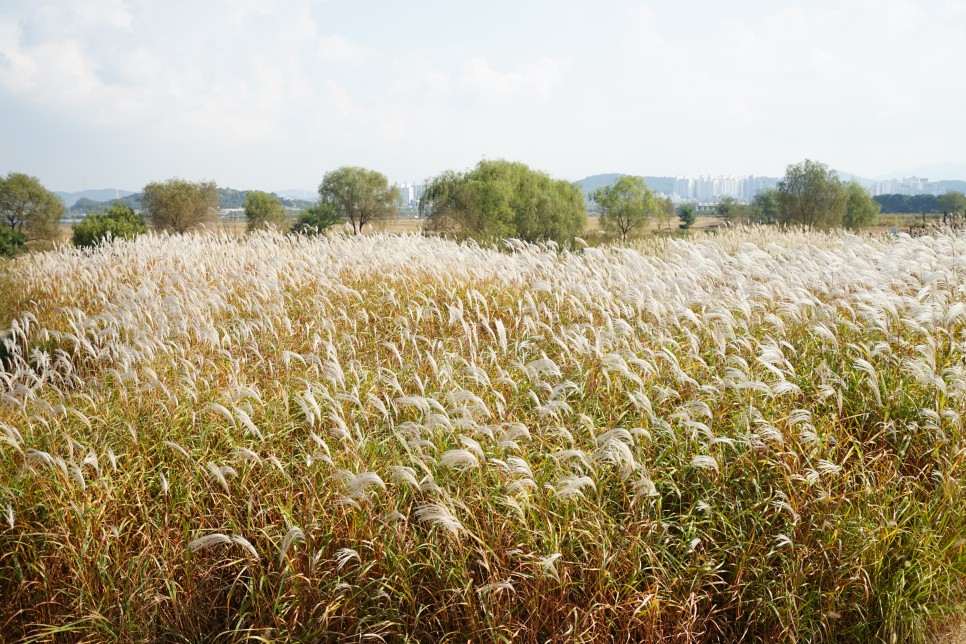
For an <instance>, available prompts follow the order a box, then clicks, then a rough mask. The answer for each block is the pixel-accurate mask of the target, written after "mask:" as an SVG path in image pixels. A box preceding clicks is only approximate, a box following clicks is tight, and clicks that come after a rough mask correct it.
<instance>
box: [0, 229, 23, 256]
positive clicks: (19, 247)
mask: <svg viewBox="0 0 966 644" xmlns="http://www.w3.org/2000/svg"><path fill="white" fill-rule="evenodd" d="M26 250H27V238H26V237H24V235H23V233H20V232H17V231H16V230H14V229H13V228H8V227H7V226H0V257H13V256H14V255H19V254H20V253H23V252H25V251H26Z"/></svg>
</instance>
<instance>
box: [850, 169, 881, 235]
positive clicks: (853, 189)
mask: <svg viewBox="0 0 966 644" xmlns="http://www.w3.org/2000/svg"><path fill="white" fill-rule="evenodd" d="M878 217H879V204H878V203H877V202H876V201H875V200H874V199H873V198H872V195H871V194H869V191H868V190H866V189H865V188H863V187H862V186H861V185H860V184H859V183H858V182H857V181H850V182H849V183H848V184H847V185H846V187H845V214H843V215H842V225H843V226H845V227H846V228H848V229H849V230H860V229H862V228H868V227H869V226H872V225H873V224H875V221H876V219H877V218H878Z"/></svg>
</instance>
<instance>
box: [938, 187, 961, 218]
mask: <svg viewBox="0 0 966 644" xmlns="http://www.w3.org/2000/svg"><path fill="white" fill-rule="evenodd" d="M936 206H937V207H938V208H939V210H941V211H942V212H943V214H945V215H949V214H955V213H966V195H964V194H963V193H961V192H957V191H955V190H953V191H951V192H947V193H946V194H944V195H939V197H938V198H937V199H936Z"/></svg>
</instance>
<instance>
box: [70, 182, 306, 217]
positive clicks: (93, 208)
mask: <svg viewBox="0 0 966 644" xmlns="http://www.w3.org/2000/svg"><path fill="white" fill-rule="evenodd" d="M85 192H94V193H96V192H109V193H110V194H109V195H108V196H107V198H106V199H100V200H98V199H95V198H92V197H87V196H84V197H80V198H79V199H77V200H76V201H74V202H72V203H71V205H70V206H68V207H69V208H71V210H73V211H75V214H77V213H85V212H97V211H100V210H104V209H106V208H110V207H111V204H113V203H114V202H115V201H123V202H124V203H125V204H126V205H127V206H128V207H129V208H131V209H133V210H140V209H141V207H142V206H141V196H142V195H143V194H144V193H141V192H125V191H123V190H118V191H117V192H118V194H120V195H122V196H121V198H120V199H115V198H114V190H109V191H97V190H90V191H85ZM56 194H58V195H67V194H80V193H61V192H58V193H56ZM276 194H277V193H276ZM247 196H248V191H247V190H235V189H234V188H218V207H219V208H244V207H245V199H246V198H247ZM278 196H279V198H280V201H281V202H282V205H283V206H285V207H286V208H306V207H308V206H311V205H312V204H313V203H315V202H316V201H317V200H318V197H316V198H315V199H311V200H309V199H292V198H289V197H286V196H283V195H278ZM63 198H64V197H61V199H63ZM64 203H65V205H66V204H67V201H66V200H65V201H64Z"/></svg>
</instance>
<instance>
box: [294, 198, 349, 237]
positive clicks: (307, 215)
mask: <svg viewBox="0 0 966 644" xmlns="http://www.w3.org/2000/svg"><path fill="white" fill-rule="evenodd" d="M341 222H342V217H340V216H339V213H337V212H336V211H335V208H334V207H333V206H332V204H331V203H329V202H325V201H320V202H319V203H317V204H315V205H313V206H310V207H308V208H306V209H305V210H303V211H302V214H301V215H299V218H298V221H296V222H295V225H293V226H292V232H293V233H297V234H300V235H321V234H322V233H324V232H325V231H326V230H328V229H329V228H331V227H332V226H334V225H336V224H338V223H341Z"/></svg>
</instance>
